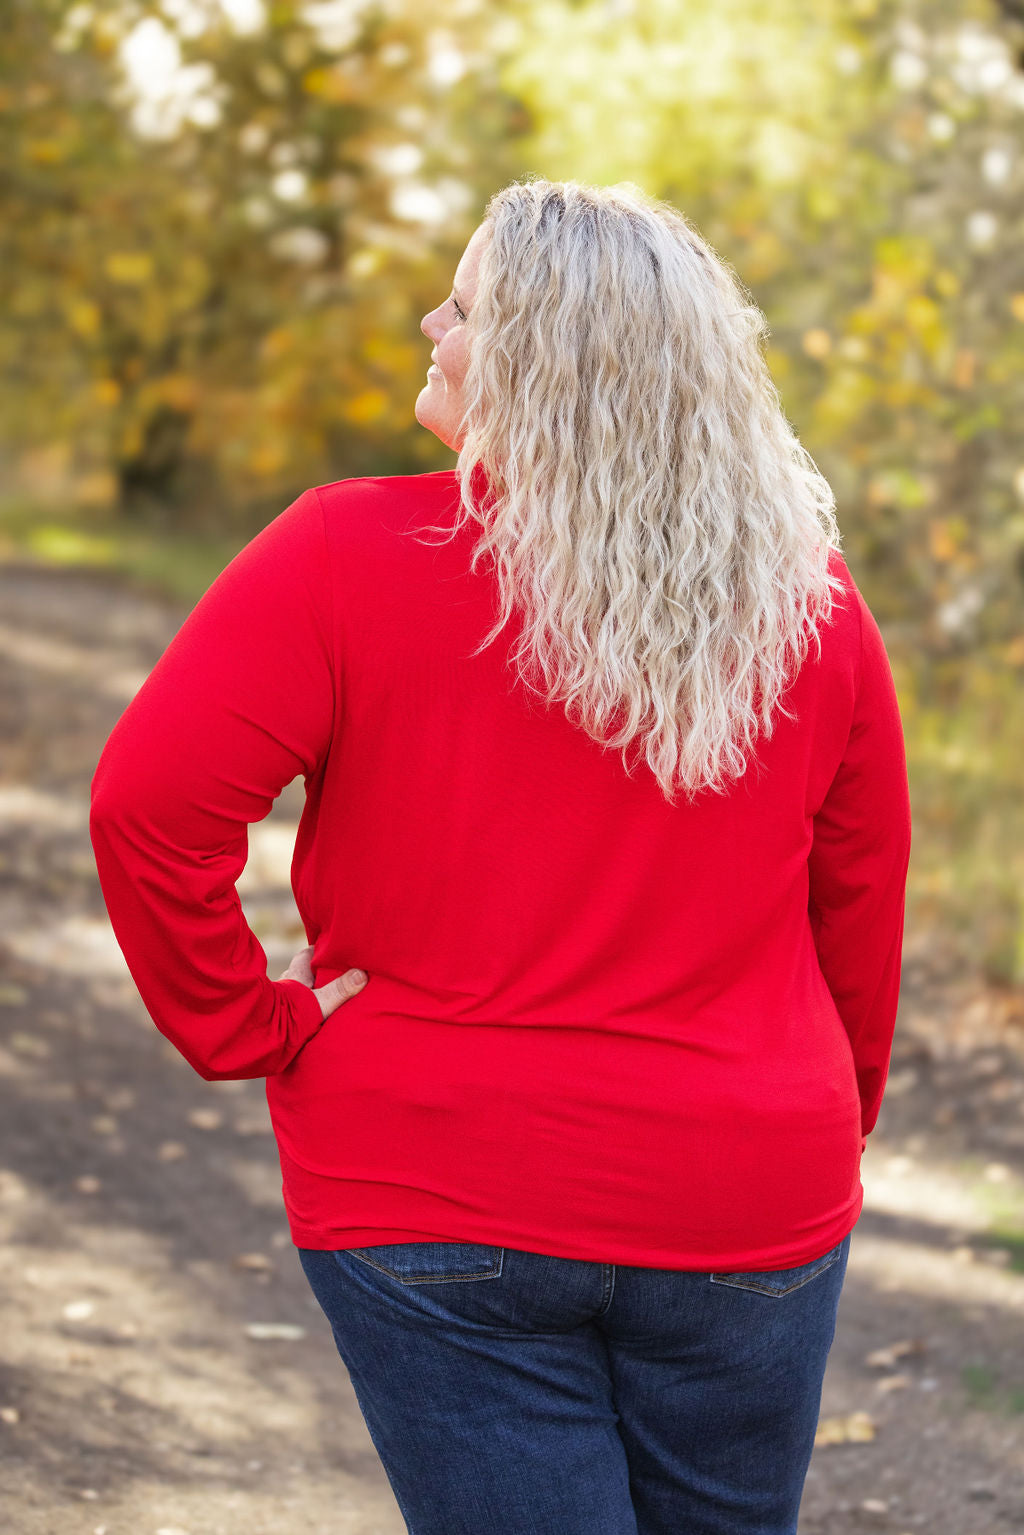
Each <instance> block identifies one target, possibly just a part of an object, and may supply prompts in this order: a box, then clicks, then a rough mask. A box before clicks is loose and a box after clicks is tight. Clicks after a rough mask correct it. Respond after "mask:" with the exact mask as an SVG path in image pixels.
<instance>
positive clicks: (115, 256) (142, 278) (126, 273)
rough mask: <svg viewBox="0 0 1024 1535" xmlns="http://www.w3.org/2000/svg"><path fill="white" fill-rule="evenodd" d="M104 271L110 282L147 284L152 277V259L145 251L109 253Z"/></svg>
mask: <svg viewBox="0 0 1024 1535" xmlns="http://www.w3.org/2000/svg"><path fill="white" fill-rule="evenodd" d="M106 271H107V276H108V277H109V278H110V279H111V281H112V282H120V283H136V284H137V283H144V282H148V281H149V279H150V278H151V277H152V275H153V258H152V256H150V255H149V253H148V252H147V251H111V253H110V255H109V256H108V257H107V260H106Z"/></svg>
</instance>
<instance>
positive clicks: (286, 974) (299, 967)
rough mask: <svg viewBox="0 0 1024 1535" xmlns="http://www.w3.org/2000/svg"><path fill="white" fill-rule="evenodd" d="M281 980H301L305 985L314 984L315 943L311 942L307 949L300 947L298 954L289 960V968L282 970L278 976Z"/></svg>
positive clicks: (310, 985)
mask: <svg viewBox="0 0 1024 1535" xmlns="http://www.w3.org/2000/svg"><path fill="white" fill-rule="evenodd" d="M278 980H279V981H301V982H302V984H303V986H309V987H310V988H311V989H312V986H313V945H312V944H309V945H308V946H307V947H306V948H305V949H300V950H299V952H298V954H295V955H293V957H292V958H291V959H290V960H289V962H288V969H287V970H282V972H281V974H280V975H279V976H278Z"/></svg>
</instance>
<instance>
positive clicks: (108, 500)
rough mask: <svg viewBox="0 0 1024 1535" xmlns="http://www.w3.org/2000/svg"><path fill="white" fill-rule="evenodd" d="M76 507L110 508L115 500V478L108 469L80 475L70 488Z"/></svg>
mask: <svg viewBox="0 0 1024 1535" xmlns="http://www.w3.org/2000/svg"><path fill="white" fill-rule="evenodd" d="M72 493H73V495H74V498H75V503H76V505H77V506H110V505H111V504H112V502H114V501H115V500H116V499H117V478H116V476H115V475H113V474H111V472H110V470H109V469H95V470H93V472H92V473H91V474H80V475H79V476H78V477H77V478H76V480H75V482H74V485H73V486H72Z"/></svg>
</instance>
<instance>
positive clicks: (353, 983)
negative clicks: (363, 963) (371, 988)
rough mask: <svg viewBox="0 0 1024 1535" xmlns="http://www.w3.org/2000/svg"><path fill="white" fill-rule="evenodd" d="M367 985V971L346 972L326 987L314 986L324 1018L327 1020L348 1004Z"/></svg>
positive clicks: (314, 993)
mask: <svg viewBox="0 0 1024 1535" xmlns="http://www.w3.org/2000/svg"><path fill="white" fill-rule="evenodd" d="M365 985H366V971H365V970H346V971H345V974H344V975H339V976H338V977H337V979H336V980H333V981H328V982H327V985H326V986H314V987H313V995H314V997H316V999H317V1001H318V1002H319V1003H320V1010H321V1012H322V1013H323V1015H324V1018H325V1019H327V1018H329V1017H330V1016H331V1014H332V1013H333V1012H335V1011H336V1010H337V1009H338V1008H339V1007H340V1006H341V1005H342V1003H343V1002H347V1001H348V999H349V998H350V997H354V996H355V995H356V994H357V993H358V992H360V991H362V989H363V987H364V986H365Z"/></svg>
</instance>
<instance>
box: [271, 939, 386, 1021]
mask: <svg viewBox="0 0 1024 1535" xmlns="http://www.w3.org/2000/svg"><path fill="white" fill-rule="evenodd" d="M357 977H358V979H357ZM278 980H279V981H301V982H302V984H303V986H308V987H309V989H310V990H311V991H312V993H313V995H314V997H316V999H317V1001H318V1002H319V1003H320V1011H321V1012H322V1013H323V1015H324V1019H325V1020H326V1019H328V1018H329V1017H330V1016H331V1014H332V1013H333V1012H334V1011H335V1009H336V1008H339V1007H340V1006H341V1004H342V1003H343V1002H347V1001H348V999H349V997H354V996H355V995H356V993H357V992H360V991H362V989H363V987H364V986H365V985H366V972H365V970H346V971H345V974H344V975H339V976H338V977H337V979H336V980H333V981H328V982H327V985H326V986H314V985H313V945H312V944H310V945H309V946H308V947H307V948H305V949H300V950H299V952H298V954H296V955H295V957H294V959H293V960H292V962H291V964H290V965H289V966H288V969H287V970H284V971H282V972H281V974H280V975H279V976H278Z"/></svg>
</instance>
